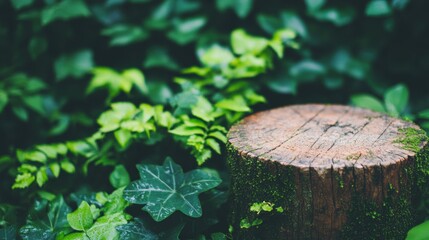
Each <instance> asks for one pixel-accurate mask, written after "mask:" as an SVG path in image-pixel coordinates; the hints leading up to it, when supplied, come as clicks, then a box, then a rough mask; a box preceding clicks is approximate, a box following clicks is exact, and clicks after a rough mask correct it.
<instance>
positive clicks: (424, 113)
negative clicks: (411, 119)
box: [417, 109, 429, 119]
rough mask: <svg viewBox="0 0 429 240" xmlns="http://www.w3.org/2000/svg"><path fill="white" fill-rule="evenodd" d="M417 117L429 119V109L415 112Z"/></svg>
mask: <svg viewBox="0 0 429 240" xmlns="http://www.w3.org/2000/svg"><path fill="white" fill-rule="evenodd" d="M417 116H418V117H419V118H423V119H429V109H425V110H423V111H421V112H419V113H418V114H417Z"/></svg>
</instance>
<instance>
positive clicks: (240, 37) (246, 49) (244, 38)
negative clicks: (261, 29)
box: [231, 29, 268, 54]
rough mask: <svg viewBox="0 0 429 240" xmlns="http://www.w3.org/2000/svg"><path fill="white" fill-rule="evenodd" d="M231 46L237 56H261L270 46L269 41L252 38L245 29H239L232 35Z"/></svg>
mask: <svg viewBox="0 0 429 240" xmlns="http://www.w3.org/2000/svg"><path fill="white" fill-rule="evenodd" d="M231 45H232V49H233V50H234V53H236V54H245V53H252V54H259V53H260V52H262V51H263V50H264V49H265V48H266V47H267V46H268V40H267V39H265V38H261V37H254V36H251V35H249V34H247V33H246V32H245V31H244V30H243V29H237V30H235V31H233V32H232V34H231Z"/></svg>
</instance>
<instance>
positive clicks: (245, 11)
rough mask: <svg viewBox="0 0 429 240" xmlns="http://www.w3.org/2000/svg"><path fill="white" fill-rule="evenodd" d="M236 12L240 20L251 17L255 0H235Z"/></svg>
mask: <svg viewBox="0 0 429 240" xmlns="http://www.w3.org/2000/svg"><path fill="white" fill-rule="evenodd" d="M234 2H235V3H234V10H235V12H236V13H237V15H238V16H239V17H240V18H244V17H246V16H247V15H249V13H250V11H251V10H252V6H253V0H235V1H234Z"/></svg>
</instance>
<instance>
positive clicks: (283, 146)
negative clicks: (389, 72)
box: [228, 104, 426, 240]
mask: <svg viewBox="0 0 429 240" xmlns="http://www.w3.org/2000/svg"><path fill="white" fill-rule="evenodd" d="M410 128H414V129H419V128H418V126H416V125H415V124H413V123H411V122H407V121H403V120H399V119H395V118H391V117H388V116H386V115H384V114H380V113H376V112H372V111H369V110H364V109H360V108H353V107H347V106H340V105H317V104H309V105H296V106H289V107H283V108H278V109H274V110H269V111H264V112H260V113H256V114H253V115H251V116H249V117H247V118H245V119H244V120H242V121H241V122H240V123H238V124H236V125H234V126H233V127H232V128H231V129H230V131H229V134H228V157H229V160H228V162H229V166H230V169H231V173H232V193H231V194H232V213H231V222H232V225H233V227H234V232H233V236H234V239H238V240H251V239H270V240H275V239H404V235H405V234H406V231H407V230H408V229H409V228H410V227H411V226H412V225H413V224H414V223H413V207H412V203H413V199H412V198H413V196H412V191H413V188H414V187H415V184H416V177H415V175H416V174H414V173H415V171H414V170H415V169H416V163H415V162H416V161H415V159H416V154H417V153H418V152H420V151H417V153H416V152H414V151H411V150H407V147H404V146H403V144H402V143H401V142H400V139H401V138H404V136H403V135H404V132H405V131H406V129H410ZM425 145H426V142H425V140H424V139H423V138H422V141H421V142H419V144H418V148H419V149H423V148H424V146H425ZM262 201H268V202H271V203H274V204H275V206H281V207H283V208H284V209H285V211H284V212H283V213H276V212H274V211H273V212H269V213H268V212H266V213H265V212H262V213H260V214H257V213H254V212H250V211H249V207H250V205H251V204H252V203H254V202H262ZM256 218H259V219H262V220H263V223H262V224H260V225H258V226H254V227H250V228H248V229H245V228H241V227H240V221H242V220H243V219H247V220H248V221H250V222H251V221H253V220H254V219H256ZM383 231H384V232H383Z"/></svg>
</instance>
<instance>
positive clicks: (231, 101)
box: [215, 95, 251, 112]
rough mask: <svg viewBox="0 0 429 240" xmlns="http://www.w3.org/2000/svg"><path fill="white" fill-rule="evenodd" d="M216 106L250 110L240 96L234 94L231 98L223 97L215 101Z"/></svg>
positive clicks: (238, 110)
mask: <svg viewBox="0 0 429 240" xmlns="http://www.w3.org/2000/svg"><path fill="white" fill-rule="evenodd" d="M215 106H216V107H218V108H222V109H226V110H231V111H234V112H250V111H251V110H250V108H249V107H248V106H247V104H246V102H245V100H244V99H243V97H242V96H239V95H236V96H234V97H233V98H227V99H223V100H221V101H219V102H217V103H216V105H215Z"/></svg>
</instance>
